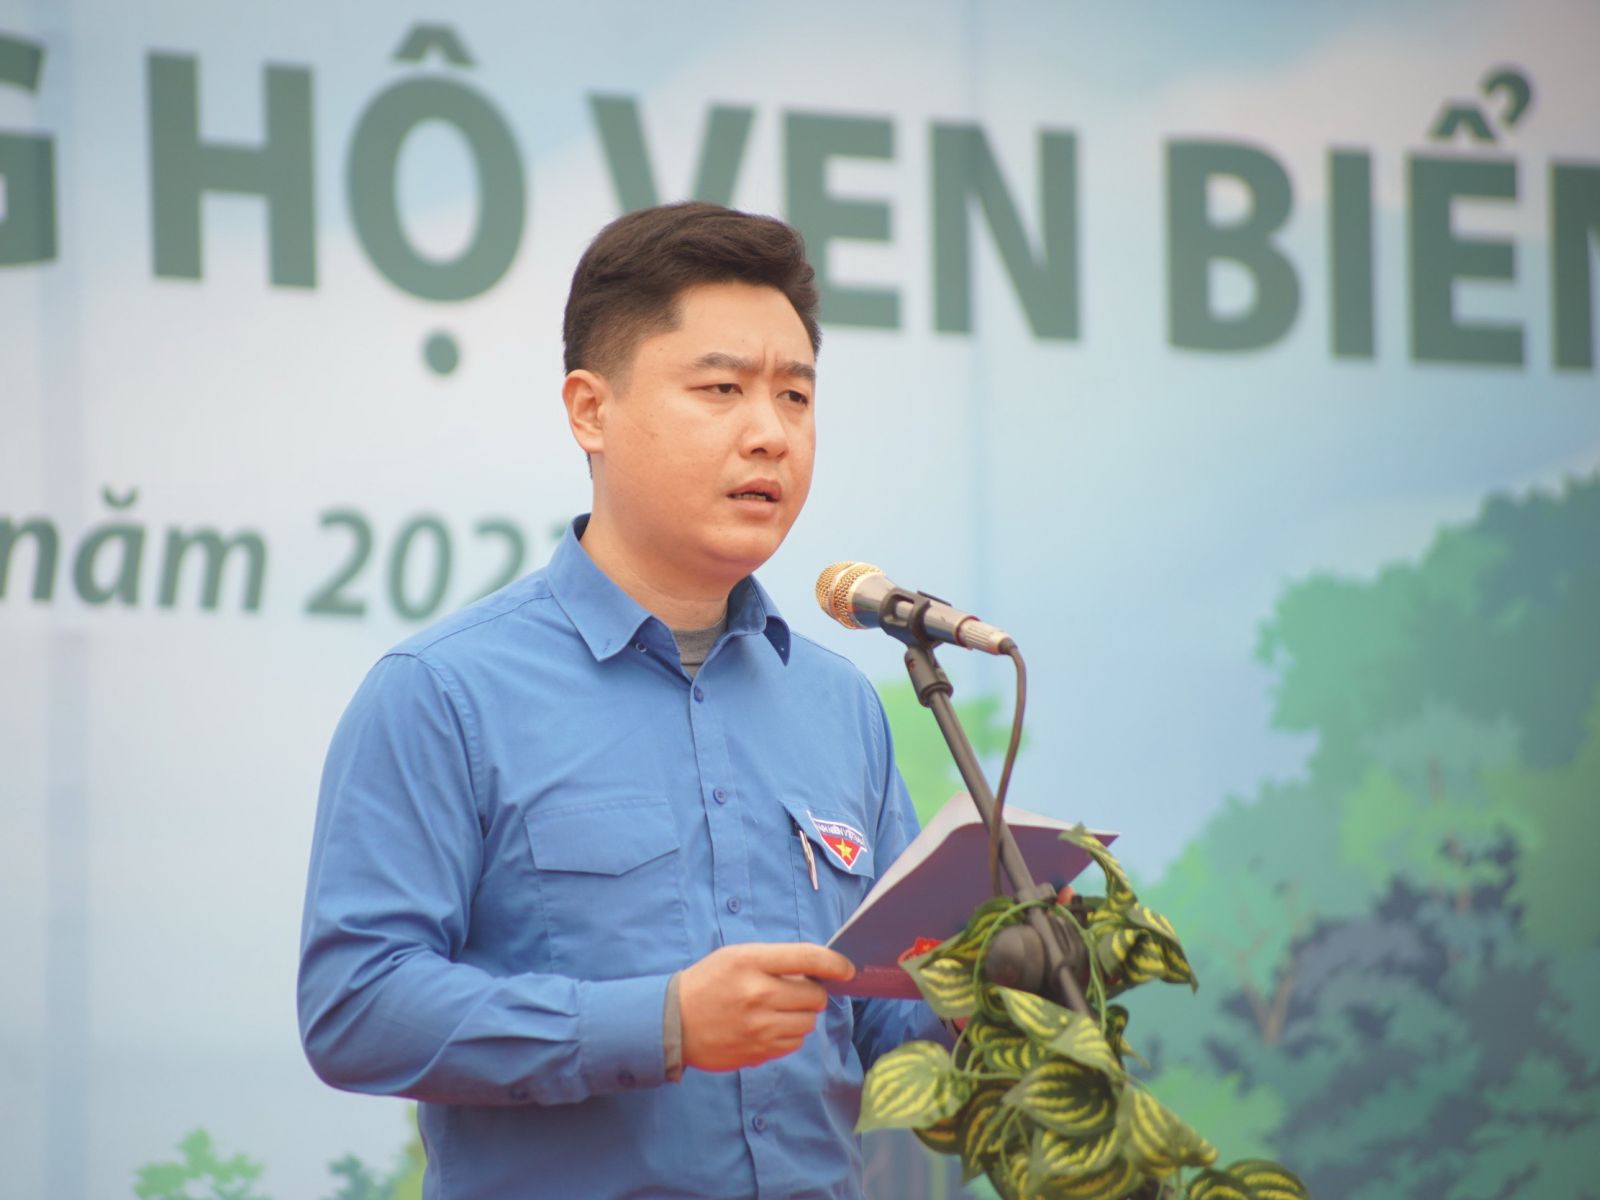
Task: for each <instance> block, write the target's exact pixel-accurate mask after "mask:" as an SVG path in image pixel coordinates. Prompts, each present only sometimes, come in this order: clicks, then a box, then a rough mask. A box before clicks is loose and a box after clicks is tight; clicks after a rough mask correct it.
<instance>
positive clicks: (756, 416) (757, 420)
mask: <svg viewBox="0 0 1600 1200" xmlns="http://www.w3.org/2000/svg"><path fill="white" fill-rule="evenodd" d="M782 403H783V397H781V396H760V395H757V396H754V397H752V398H751V403H750V404H749V405H748V423H747V425H746V427H745V446H744V452H745V453H746V454H766V455H768V456H770V457H772V458H781V457H782V456H783V455H785V454H787V453H788V452H789V430H788V428H787V426H785V424H784V421H783V416H782V414H781V412H780V411H779V406H780V405H781V404H782Z"/></svg>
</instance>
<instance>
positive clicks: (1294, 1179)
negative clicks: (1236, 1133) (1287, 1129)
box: [1191, 1158, 1311, 1200]
mask: <svg viewBox="0 0 1600 1200" xmlns="http://www.w3.org/2000/svg"><path fill="white" fill-rule="evenodd" d="M1208 1174H1209V1172H1208ZM1221 1174H1222V1175H1223V1176H1225V1177H1226V1178H1228V1179H1232V1180H1235V1181H1236V1182H1237V1183H1238V1184H1240V1185H1242V1186H1243V1187H1244V1189H1245V1195H1246V1197H1248V1200H1310V1197H1311V1193H1310V1192H1309V1191H1307V1190H1306V1185H1305V1184H1304V1183H1302V1182H1301V1181H1300V1178H1299V1176H1297V1175H1295V1174H1294V1173H1293V1172H1292V1171H1289V1170H1286V1169H1285V1168H1283V1167H1281V1166H1279V1165H1278V1164H1277V1163H1275V1162H1269V1161H1268V1160H1267V1159H1264V1158H1242V1159H1240V1160H1239V1161H1238V1162H1235V1163H1229V1164H1228V1166H1227V1168H1226V1169H1225V1170H1223V1171H1222V1172H1221ZM1191 1194H1192V1189H1191ZM1217 1195H1218V1197H1220V1196H1221V1195H1222V1193H1220V1192H1219V1193H1218V1194H1217Z"/></svg>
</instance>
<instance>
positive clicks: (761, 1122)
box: [750, 1113, 767, 1133]
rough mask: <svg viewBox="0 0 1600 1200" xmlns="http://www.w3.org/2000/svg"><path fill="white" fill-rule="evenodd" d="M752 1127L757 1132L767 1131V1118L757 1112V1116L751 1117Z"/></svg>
mask: <svg viewBox="0 0 1600 1200" xmlns="http://www.w3.org/2000/svg"><path fill="white" fill-rule="evenodd" d="M750 1128H751V1129H754V1130H755V1131H756V1132H757V1133H765V1132H766V1131H767V1119H766V1118H765V1117H763V1116H762V1115H761V1114H760V1113H757V1114H756V1115H755V1116H753V1117H751V1118H750Z"/></svg>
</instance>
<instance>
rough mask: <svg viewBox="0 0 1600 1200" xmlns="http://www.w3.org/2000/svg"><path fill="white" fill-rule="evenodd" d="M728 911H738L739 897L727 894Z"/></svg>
mask: <svg viewBox="0 0 1600 1200" xmlns="http://www.w3.org/2000/svg"><path fill="white" fill-rule="evenodd" d="M728 911H729V912H731V913H736V912H738V911H739V897H737V896H729V897H728Z"/></svg>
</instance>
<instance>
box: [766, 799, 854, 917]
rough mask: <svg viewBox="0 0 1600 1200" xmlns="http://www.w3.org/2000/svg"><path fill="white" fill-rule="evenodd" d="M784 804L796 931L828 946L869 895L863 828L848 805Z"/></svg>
mask: <svg viewBox="0 0 1600 1200" xmlns="http://www.w3.org/2000/svg"><path fill="white" fill-rule="evenodd" d="M783 804H784V808H785V809H787V810H788V813H789V822H790V825H791V826H792V828H791V836H790V875H791V876H792V878H793V881H794V893H795V931H796V934H797V935H798V936H799V937H800V939H801V940H802V941H808V942H826V941H827V940H828V939H829V938H831V937H832V936H833V935H834V933H835V932H837V931H838V928H839V926H841V925H843V924H844V922H845V918H846V917H848V916H849V915H850V914H851V913H853V912H854V911H855V910H856V906H857V905H859V904H860V903H861V901H862V900H863V899H864V898H865V897H866V894H867V893H868V892H869V891H871V890H872V884H873V881H874V878H875V876H876V874H877V872H876V865H875V862H874V856H873V846H872V843H871V841H870V839H869V836H868V834H867V833H866V832H865V824H866V823H865V821H864V820H863V819H862V816H861V814H860V813H857V812H853V811H851V809H850V807H849V806H848V805H839V804H811V803H808V802H805V801H800V800H793V799H788V798H785V800H784V802H783Z"/></svg>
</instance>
